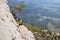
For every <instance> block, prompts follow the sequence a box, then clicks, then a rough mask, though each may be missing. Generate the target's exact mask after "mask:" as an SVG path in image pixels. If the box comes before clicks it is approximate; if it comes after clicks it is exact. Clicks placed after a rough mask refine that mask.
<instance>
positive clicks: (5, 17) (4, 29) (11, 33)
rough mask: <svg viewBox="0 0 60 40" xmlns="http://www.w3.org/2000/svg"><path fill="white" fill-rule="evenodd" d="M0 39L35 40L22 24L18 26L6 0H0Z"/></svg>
mask: <svg viewBox="0 0 60 40" xmlns="http://www.w3.org/2000/svg"><path fill="white" fill-rule="evenodd" d="M0 40H35V38H34V36H33V33H32V32H31V31H29V30H28V29H27V28H26V27H25V26H24V25H21V26H20V29H19V28H18V24H17V22H16V21H15V20H14V17H13V16H12V14H11V13H10V9H9V6H8V5H7V0H0Z"/></svg>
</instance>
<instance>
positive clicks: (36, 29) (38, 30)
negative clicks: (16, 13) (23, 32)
mask: <svg viewBox="0 0 60 40" xmlns="http://www.w3.org/2000/svg"><path fill="white" fill-rule="evenodd" d="M24 25H25V26H26V27H27V28H28V29H29V30H31V31H32V32H41V30H42V29H41V28H39V27H37V26H32V25H30V24H26V23H25V24H24Z"/></svg>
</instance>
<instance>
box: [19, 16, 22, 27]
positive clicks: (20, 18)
mask: <svg viewBox="0 0 60 40" xmlns="http://www.w3.org/2000/svg"><path fill="white" fill-rule="evenodd" d="M18 24H19V26H20V25H22V24H23V19H22V16H18Z"/></svg>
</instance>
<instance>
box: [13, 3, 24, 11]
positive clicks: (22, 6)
mask: <svg viewBox="0 0 60 40" xmlns="http://www.w3.org/2000/svg"><path fill="white" fill-rule="evenodd" d="M12 7H15V8H16V9H18V10H22V9H24V8H25V5H23V4H13V5H12Z"/></svg>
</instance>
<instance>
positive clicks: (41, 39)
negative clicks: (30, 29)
mask: <svg viewBox="0 0 60 40" xmlns="http://www.w3.org/2000/svg"><path fill="white" fill-rule="evenodd" d="M34 35H35V38H36V40H60V33H59V32H58V33H56V32H52V31H50V30H42V31H41V32H40V33H38V32H35V33H34Z"/></svg>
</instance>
